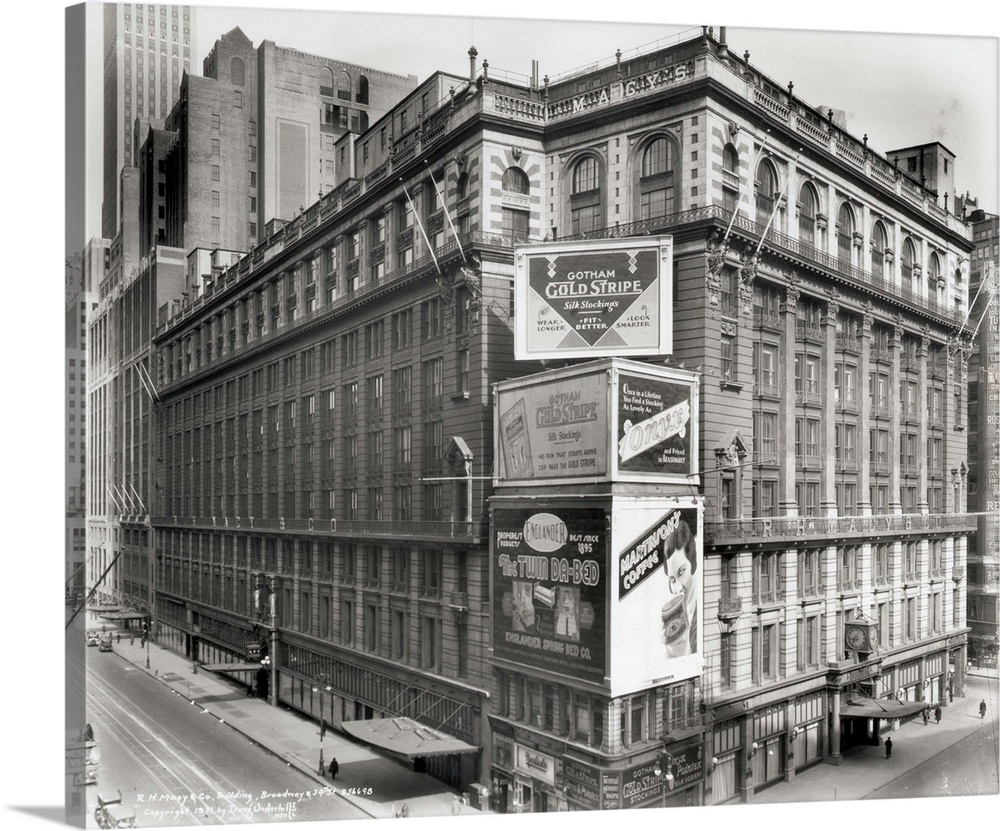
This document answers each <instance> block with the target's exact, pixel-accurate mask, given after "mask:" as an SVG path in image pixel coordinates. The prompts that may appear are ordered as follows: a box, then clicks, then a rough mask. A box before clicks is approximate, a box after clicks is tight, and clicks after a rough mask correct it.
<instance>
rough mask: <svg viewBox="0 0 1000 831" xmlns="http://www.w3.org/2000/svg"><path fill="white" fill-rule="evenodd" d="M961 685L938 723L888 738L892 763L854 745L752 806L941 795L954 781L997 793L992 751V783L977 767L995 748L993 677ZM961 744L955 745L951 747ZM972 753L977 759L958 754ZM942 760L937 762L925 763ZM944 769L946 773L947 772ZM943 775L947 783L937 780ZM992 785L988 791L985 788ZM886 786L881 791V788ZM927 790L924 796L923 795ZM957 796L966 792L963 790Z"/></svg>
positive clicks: (759, 796)
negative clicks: (983, 713) (839, 760)
mask: <svg viewBox="0 0 1000 831" xmlns="http://www.w3.org/2000/svg"><path fill="white" fill-rule="evenodd" d="M973 672H974V674H972V675H970V676H969V678H968V682H967V685H966V696H965V698H956V699H955V700H954V701H953V702H952V703H951V704H949V705H948V706H947V707H945V708H944V711H943V716H942V719H941V723H940V724H935V723H934V720H933V719H931V722H930V724H928V725H924V724H923V722H922V721H921V720H920V719H919V718H918V719H916V720H915V721H911V722H909V723H907V724H903V725H902V726H901V727H900V728H899V729H898V730H895V731H893V732H891V733H888V734H886V735H889V736H891V737H892V742H893V752H892V759H886V758H885V748H884V747H881V746H880V747H854V748H851V749H850V750H848V751H846V752H845V753H844V761H843V764H841V765H827V764H818V765H814V766H813V767H811V768H809V769H808V770H805V771H803V772H801V773H799V774H796V776H795V778H794V779H793V780H792V781H791V782H779V783H778V784H776V785H773V786H772V787H769V788H766V789H764V790H762V791H760V792H758V793H756V794H755V795H754V800H753V801H754V804H777V803H797V802H803V803H807V802H836V801H844V800H859V799H865V798H886V797H888V796H890V795H898V794H895V791H894V789H895V788H899V787H909V792H907V793H906V794H905V795H906V796H943V795H956V794H958V793H959V790H958V788H959V784H958V783H959V782H960V781H962V780H963V779H964V778H966V777H967V778H968V781H970V782H972V781H976V782H980V781H982V782H984V790H981V791H978V792H977V793H981V794H991V795H995V794H996V793H997V792H998V782H997V773H996V771H997V762H996V753H995V750H994V755H993V756H992V771H993V775H992V779H991V778H990V776H989V771H988V770H985V769H980V768H983V767H984V766H983V762H982V760H983V759H984V758H985V759H989V758H990V756H989V752H990V751H989V744H990V741H991V740H992V742H993V745H994V748H995V747H996V735H997V727H998V720H997V716H998V712H997V711H998V704H1000V700H998V691H997V673H996V670H992V671H990V672H989V673H988V672H987V671H985V670H982V671H977V670H974V671H973ZM984 698H985V699H986V701H987V705H988V712H987V717H986V720H985V722H984V721H982V720H980V717H979V702H980V701H981V700H983V699H984ZM960 742H961V743H962V745H961V747H960V748H958V747H957V746H958V745H959V743H960ZM972 749H975V750H976V752H977V755H975V756H973V755H971V754H969V753H967V752H966V753H963V752H961V751H963V750H964V751H969V750H972ZM938 759H944V760H945V761H942V762H939V761H934V762H931V760H938ZM949 768H950V770H949ZM917 770H920V771H922V772H921V773H915V774H914V778H913V779H912V780H910V781H911V782H912V784H910V783H909V782H903V783H902V784H893V783H897V780H899V779H900V777H902V776H905V775H908V774H909V773H910V772H911V771H917ZM945 770H947V771H948V783H947V784H944V783H943V781H942V780H941V778H940V775H941V772H942V771H945ZM990 784H992V789H990V787H989V786H990ZM890 785H892V787H891V788H888V789H887V790H883V789H886V788H887V786H890ZM924 789H927V790H928V791H930V792H929V793H924V792H923V790H924ZM962 792H963V793H972V792H973V791H971V790H964V791H962Z"/></svg>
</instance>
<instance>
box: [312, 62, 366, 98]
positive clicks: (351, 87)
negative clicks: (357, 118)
mask: <svg viewBox="0 0 1000 831" xmlns="http://www.w3.org/2000/svg"><path fill="white" fill-rule="evenodd" d="M355 87H356V89H355ZM320 88H321V90H322V91H323V92H324V93H326V91H327V90H329V94H330V96H331V97H333V96H335V97H337V98H339V99H340V100H341V101H351V100H353V101H355V102H356V103H358V104H367V103H368V78H366V77H365V76H364V75H360V74H359V75H358V78H357V84H355V81H354V79H353V78H352V77H351V73H350V72H348V71H347V70H346V69H338V70H336V71H335V70H333V69H332V68H330V67H329V66H326V67H323V74H322V78H321V81H320Z"/></svg>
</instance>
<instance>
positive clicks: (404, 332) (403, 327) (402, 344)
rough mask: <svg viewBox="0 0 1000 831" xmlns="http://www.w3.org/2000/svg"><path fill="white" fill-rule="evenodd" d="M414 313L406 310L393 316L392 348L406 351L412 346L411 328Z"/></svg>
mask: <svg viewBox="0 0 1000 831" xmlns="http://www.w3.org/2000/svg"><path fill="white" fill-rule="evenodd" d="M412 320H413V313H412V311H411V310H410V309H404V310H403V311H401V312H397V313H396V314H394V315H393V316H392V348H393V351H395V350H397V349H405V348H406V347H408V346H409V345H410V337H411V327H412Z"/></svg>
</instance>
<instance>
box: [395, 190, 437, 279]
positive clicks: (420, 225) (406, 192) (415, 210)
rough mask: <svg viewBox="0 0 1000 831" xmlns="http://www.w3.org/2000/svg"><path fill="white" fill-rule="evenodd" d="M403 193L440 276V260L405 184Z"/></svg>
mask: <svg viewBox="0 0 1000 831" xmlns="http://www.w3.org/2000/svg"><path fill="white" fill-rule="evenodd" d="M399 182H400V184H403V180H402V179H400V180H399ZM403 193H404V194H406V201H407V202H409V203H410V211H411V212H412V213H413V219H414V220H415V221H416V223H417V227H418V228H419V229H420V236H422V237H423V238H424V243H426V245H427V250H428V251H430V253H431V259H432V260H434V267H435V268H436V269H437V270H438V274H440V273H441V266H440V264H439V263H438V258H437V256H436V255H435V254H434V249H433V248H432V247H431V241H430V240H429V239H428V238H427V233H426V232H425V231H424V226H423V223H422V222H421V221H420V217H419V216H418V215H417V209H416V207H415V206H414V204H413V200H412V199H410V192H409V191H408V190H407V189H406V185H405V184H403Z"/></svg>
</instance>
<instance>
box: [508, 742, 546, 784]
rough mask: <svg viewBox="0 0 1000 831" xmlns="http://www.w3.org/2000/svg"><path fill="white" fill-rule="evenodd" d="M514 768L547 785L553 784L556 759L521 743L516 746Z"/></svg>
mask: <svg viewBox="0 0 1000 831" xmlns="http://www.w3.org/2000/svg"><path fill="white" fill-rule="evenodd" d="M514 769H515V770H516V771H517V772H518V773H523V774H525V775H526V776H530V777H531V778H532V779H537V780H539V781H540V782H544V783H545V784H547V785H554V784H555V781H556V772H555V771H556V760H555V759H554V758H553V757H552V756H549V754H547V753H542V752H541V751H539V750H535V749H534V748H531V747H526V746H525V745H523V744H519V745H517V746H516V753H515V756H514Z"/></svg>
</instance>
